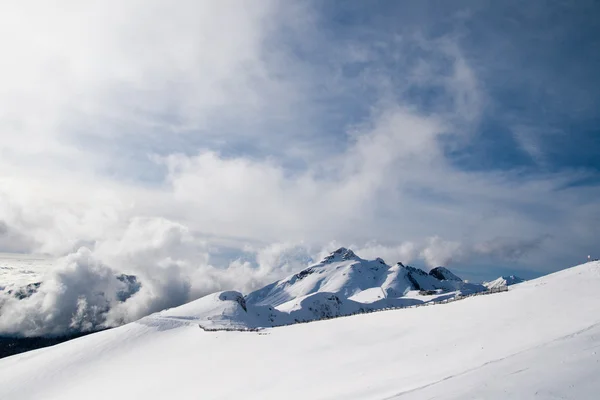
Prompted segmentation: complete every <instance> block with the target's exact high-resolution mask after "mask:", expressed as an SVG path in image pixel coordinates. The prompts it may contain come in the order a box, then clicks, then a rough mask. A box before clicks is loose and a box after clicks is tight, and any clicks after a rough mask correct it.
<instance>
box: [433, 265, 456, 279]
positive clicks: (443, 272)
mask: <svg viewBox="0 0 600 400" xmlns="http://www.w3.org/2000/svg"><path fill="white" fill-rule="evenodd" d="M429 275H431V276H433V277H436V278H437V279H439V280H440V281H462V279H460V278H459V277H458V276H456V275H454V274H453V273H452V272H450V270H449V269H448V268H445V267H436V268H434V269H432V270H431V271H429Z"/></svg>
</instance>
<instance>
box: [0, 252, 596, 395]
mask: <svg viewBox="0 0 600 400" xmlns="http://www.w3.org/2000/svg"><path fill="white" fill-rule="evenodd" d="M599 289H600V263H599V262H593V263H587V264H584V265H581V266H578V267H575V268H571V269H568V270H564V271H561V272H558V273H555V274H552V275H549V276H546V277H542V278H539V279H536V280H532V281H528V282H524V283H522V284H519V285H516V286H513V287H511V289H510V290H509V291H508V292H506V293H500V294H494V295H489V296H476V297H472V298H466V299H464V300H461V301H456V302H453V303H449V304H447V305H437V306H430V307H420V308H414V309H403V310H395V311H387V312H380V313H374V314H368V315H367V314H366V315H357V316H353V317H347V318H339V319H333V320H327V321H320V322H314V323H309V324H298V325H292V326H287V327H279V328H271V329H266V330H263V331H260V332H257V333H255V332H206V331H204V330H202V329H200V328H199V327H198V325H196V324H195V323H190V324H185V323H176V324H174V323H172V321H170V320H169V319H167V318H164V319H163V320H159V319H155V320H153V321H152V322H153V323H148V321H145V320H142V321H140V322H135V323H131V324H127V325H125V326H122V327H119V328H115V329H112V330H109V331H104V332H100V333H96V334H92V335H89V336H86V337H83V338H79V339H76V340H73V341H70V342H66V343H63V344H60V345H57V346H54V347H50V348H46V349H40V350H36V351H33V352H29V353H24V354H21V355H17V356H13V357H9V358H5V359H2V360H0V398H19V399H21V400H26V399H40V398H43V399H61V400H70V399H80V398H86V399H104V398H115V399H117V398H123V399H125V398H128V399H130V398H144V399H160V398H202V399H216V398H244V399H281V398H286V399H307V398H310V399H340V398H343V399H385V398H388V399H396V398H397V399H423V398H436V399H468V398H485V399H506V398H544V399H546V398H567V399H569V398H570V399H595V398H597V393H598V391H599V390H600V382H599V381H598V380H597V379H595V377H597V376H598V374H600V355H599V354H598V349H599V348H600V296H598V290H599ZM226 293H227V292H226ZM219 296H221V295H219ZM224 296H225V297H227V298H228V299H229V300H227V301H231V302H232V303H233V302H235V303H236V304H238V305H240V307H241V304H242V303H243V302H242V299H241V298H237V295H236V294H235V293H228V294H225V295H224ZM185 307H186V306H183V307H180V308H177V309H173V311H172V312H173V313H174V312H175V310H176V311H177V313H176V314H177V315H175V314H173V315H170V314H169V313H166V312H165V313H164V314H163V316H169V315H170V316H176V317H177V318H179V320H180V321H183V320H184V319H185V318H186V317H194V312H195V310H187V309H186V308H185ZM190 307H191V308H194V307H192V306H190Z"/></svg>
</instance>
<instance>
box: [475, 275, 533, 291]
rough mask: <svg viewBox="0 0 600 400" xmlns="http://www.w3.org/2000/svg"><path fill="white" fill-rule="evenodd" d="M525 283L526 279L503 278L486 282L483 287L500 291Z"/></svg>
mask: <svg viewBox="0 0 600 400" xmlns="http://www.w3.org/2000/svg"><path fill="white" fill-rule="evenodd" d="M521 282H525V280H524V279H521V278H519V277H518V276H515V275H508V276H501V277H499V278H498V279H494V280H493V281H489V282H484V283H483V286H485V287H486V288H488V289H498V288H501V287H505V286H511V285H516V284H517V283H521Z"/></svg>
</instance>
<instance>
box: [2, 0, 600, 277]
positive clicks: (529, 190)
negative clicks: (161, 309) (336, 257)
mask: <svg viewBox="0 0 600 400" xmlns="http://www.w3.org/2000/svg"><path fill="white" fill-rule="evenodd" d="M3 7H5V8H6V9H5V10H4V12H3V13H0V14H3V15H4V17H0V25H1V26H2V28H1V29H2V30H1V31H0V33H1V34H2V35H0V36H2V37H4V38H5V39H1V41H0V43H1V44H2V45H3V48H6V49H7V57H6V59H7V60H9V62H8V63H6V64H5V65H4V66H3V67H0V68H1V72H2V74H1V78H0V86H1V87H2V89H1V90H0V107H2V109H3V110H5V111H4V113H3V114H0V117H1V118H2V123H1V124H0V135H1V137H2V139H3V140H2V143H0V155H1V157H0V168H2V171H4V172H3V174H2V175H1V176H0V178H1V179H2V180H1V181H0V183H1V184H2V185H1V186H0V222H2V226H3V227H4V229H3V231H2V232H0V251H9V252H10V251H13V252H14V251H19V252H31V253H49V254H52V255H54V256H63V255H66V254H68V253H69V252H72V251H74V250H76V249H77V247H78V246H80V245H82V244H85V245H86V246H88V247H91V248H92V249H91V250H92V251H93V253H94V254H95V255H96V256H97V257H100V258H101V259H102V260H103V261H104V262H106V263H108V264H109V265H111V267H113V268H115V269H127V268H133V269H136V268H137V269H143V268H146V267H147V264H148V263H150V264H153V265H154V264H160V263H161V262H167V261H165V260H163V259H159V258H157V259H153V258H152V257H150V256H149V255H148V254H159V255H160V256H161V257H163V256H164V257H166V258H165V259H169V260H171V261H169V262H174V263H175V264H177V265H178V267H177V268H184V267H182V265H185V268H184V269H185V271H186V272H185V274H189V275H190V276H191V275H193V276H196V279H200V280H204V281H206V280H214V281H215V282H214V285H213V286H214V287H215V288H218V287H224V286H235V284H232V283H231V281H235V279H233V278H230V276H229V275H227V278H223V276H221V275H218V276H217V275H215V274H214V273H213V274H208V275H206V274H202V273H198V272H197V271H199V270H202V271H206V270H205V269H203V268H207V266H210V267H211V268H212V267H214V268H217V269H219V270H221V271H230V273H231V274H233V272H232V271H238V270H236V268H238V267H237V265H238V264H239V263H242V264H243V263H244V262H248V263H249V264H248V265H249V268H250V269H249V270H244V271H246V272H245V273H247V274H248V276H249V278H248V277H245V278H240V281H239V285H240V286H243V287H246V286H247V285H248V284H249V283H248V282H250V281H252V282H254V283H253V284H256V282H257V281H260V280H261V279H262V280H268V279H271V278H274V277H277V276H278V275H280V274H282V273H285V272H286V271H289V270H291V269H293V268H297V267H299V266H300V265H301V264H302V263H303V262H305V260H306V259H307V257H309V256H310V257H313V258H317V257H318V256H319V255H320V254H322V253H323V251H327V250H333V248H334V247H335V246H338V245H344V246H352V247H353V248H354V249H355V250H356V251H357V253H359V254H362V255H364V256H373V257H374V256H382V257H383V258H385V259H386V261H388V262H390V263H393V262H396V261H404V262H412V263H414V264H416V265H422V266H424V267H431V266H435V265H437V264H446V265H448V266H449V267H450V268H454V269H456V270H457V271H459V273H460V274H462V275H464V276H466V277H469V278H472V279H487V278H493V277H494V276H497V275H500V274H508V273H511V274H513V273H516V274H518V275H521V276H523V277H525V278H530V277H533V276H537V275H540V274H543V273H548V272H552V271H555V270H558V269H562V268H565V267H568V266H571V265H575V264H577V263H580V262H581V261H583V260H584V259H585V258H586V256H587V255H588V254H592V255H594V254H596V253H598V252H600V248H599V243H598V237H600V235H599V234H600V231H599V229H600V228H599V227H600V224H599V223H598V222H599V221H600V207H599V206H598V205H597V200H596V199H597V197H598V195H599V194H600V161H599V157H597V154H600V132H599V131H598V126H600V125H599V122H600V111H598V110H600V107H599V105H600V91H599V90H596V88H597V87H600V74H598V72H597V71H599V70H600V32H599V29H600V28H599V25H598V22H597V21H598V17H599V16H600V6H598V5H597V3H596V2H594V1H578V2H567V1H533V2H526V3H523V2H516V1H507V2H488V1H485V2H483V1H462V2H445V1H403V2H394V1H373V2H362V1H329V2H325V3H323V2H303V3H297V4H292V3H291V2H278V1H267V0H265V1H261V2H256V3H253V4H252V7H250V6H249V5H248V4H244V3H241V2H234V1H232V2H222V4H218V5H217V4H210V3H208V2H207V3H205V4H197V2H194V1H183V2H181V4H179V5H178V6H177V7H173V6H172V5H169V4H167V2H164V1H161V0H152V1H148V2H139V1H133V0H132V1H127V2H116V1H115V2H89V3H85V4H82V5H80V6H78V7H76V8H73V9H69V8H68V7H54V8H52V7H50V6H48V5H44V4H42V3H37V4H36V5H35V7H26V6H22V5H18V4H14V5H10V6H9V5H6V6H3ZM1 18H4V20H2V19H1ZM7 38H10V39H7ZM157 221H158V222H157ZM173 232H175V233H173ZM182 232H184V233H185V234H184V233H182ZM173 235H174V236H173ZM149 237H150V238H154V239H153V240H148V239H147V238H149ZM275 253H277V254H275ZM265 254H269V256H268V257H267V256H266V255H265ZM296 256H298V257H296ZM596 256H598V254H596ZM157 257H158V256H157ZM296 259H298V260H301V261H298V263H299V264H298V263H296V264H294V263H293V262H292V261H290V260H296ZM149 260H152V261H149ZM261 260H262V261H261ZM265 260H267V261H265ZM236 263H237V264H236ZM265 263H266V264H265ZM161 265H162V264H161ZM240 265H241V264H240ZM293 265H295V267H293ZM257 270H258V271H262V272H261V274H262V275H260V279H259V278H257V277H256V275H255V274H256V271H257ZM190 271H191V272H190ZM248 271H250V272H248ZM265 271H267V272H265ZM238 272H239V271H238ZM253 274H254V275H253ZM209 275H210V276H209ZM244 285H246V286H244ZM192 286H193V285H192ZM209 286H210V285H209ZM213 286H211V287H213Z"/></svg>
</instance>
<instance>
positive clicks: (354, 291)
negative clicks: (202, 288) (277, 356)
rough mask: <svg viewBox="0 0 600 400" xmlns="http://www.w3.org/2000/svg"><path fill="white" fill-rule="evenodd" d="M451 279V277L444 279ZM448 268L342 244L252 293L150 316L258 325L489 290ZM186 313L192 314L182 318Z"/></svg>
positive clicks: (223, 295) (214, 325)
mask: <svg viewBox="0 0 600 400" xmlns="http://www.w3.org/2000/svg"><path fill="white" fill-rule="evenodd" d="M444 278H448V279H444ZM485 290H486V288H485V287H484V286H483V285H476V284H470V283H465V282H463V281H462V280H461V279H460V278H458V277H457V276H456V275H454V274H453V273H452V272H450V271H449V270H447V269H445V268H441V267H439V268H435V269H434V270H432V271H431V272H430V273H429V274H428V273H427V272H425V271H423V270H421V269H418V268H414V267H409V266H405V265H403V264H402V263H398V264H396V265H394V266H389V265H387V264H386V263H385V262H384V261H383V260H382V259H380V258H377V259H375V260H365V259H362V258H360V257H359V256H357V255H356V254H354V252H353V251H352V250H349V249H346V248H343V247H342V248H340V249H338V250H336V251H334V252H333V253H331V254H330V255H328V256H327V257H325V259H323V260H322V261H321V262H320V263H318V264H315V265H313V266H311V267H309V268H306V269H304V270H302V271H300V272H298V273H296V274H293V275H291V276H288V277H287V278H284V279H282V280H279V281H277V282H273V283H272V284H270V285H267V286H265V287H264V288H262V289H259V290H257V291H255V292H252V293H250V294H249V295H247V296H245V297H244V296H243V295H242V294H241V293H239V292H234V291H227V292H220V293H215V294H212V295H209V296H205V297H203V298H201V299H198V300H196V301H193V302H191V303H188V304H186V305H184V306H181V307H176V308H173V309H169V310H165V311H162V312H159V313H156V314H153V315H151V316H148V317H146V318H145V319H144V321H145V323H149V324H155V323H159V324H160V323H162V321H163V320H168V321H170V323H173V324H177V323H188V322H189V321H190V320H193V321H194V322H196V323H198V324H199V325H200V326H201V327H202V328H204V329H215V330H217V329H256V328H265V327H275V326H281V325H289V324H293V323H296V322H307V321H314V320H319V319H324V318H332V317H338V316H344V315H351V314H356V313H361V312H367V311H375V310H381V309H384V308H390V307H403V306H410V305H416V304H420V303H425V302H431V301H435V300H439V299H442V298H450V297H454V296H457V295H464V294H472V293H477V292H482V291H485ZM181 315H186V317H185V318H182V317H181Z"/></svg>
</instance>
